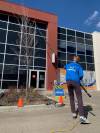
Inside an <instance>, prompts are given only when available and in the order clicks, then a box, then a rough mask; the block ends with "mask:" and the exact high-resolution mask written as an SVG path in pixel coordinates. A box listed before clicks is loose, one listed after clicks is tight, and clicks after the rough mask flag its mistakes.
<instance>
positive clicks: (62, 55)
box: [58, 52, 66, 60]
mask: <svg viewBox="0 0 100 133" xmlns="http://www.w3.org/2000/svg"><path fill="white" fill-rule="evenodd" d="M58 58H59V59H60V60H66V53H62V52H58Z"/></svg>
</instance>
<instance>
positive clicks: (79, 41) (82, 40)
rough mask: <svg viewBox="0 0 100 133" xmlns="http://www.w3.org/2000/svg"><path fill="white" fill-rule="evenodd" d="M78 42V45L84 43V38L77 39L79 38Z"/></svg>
mask: <svg viewBox="0 0 100 133" xmlns="http://www.w3.org/2000/svg"><path fill="white" fill-rule="evenodd" d="M76 41H77V42H78V43H84V38H79V37H77V38H76Z"/></svg>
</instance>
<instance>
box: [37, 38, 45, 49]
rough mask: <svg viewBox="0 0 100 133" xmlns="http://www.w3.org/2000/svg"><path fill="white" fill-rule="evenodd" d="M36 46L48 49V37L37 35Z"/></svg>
mask: <svg viewBox="0 0 100 133" xmlns="http://www.w3.org/2000/svg"><path fill="white" fill-rule="evenodd" d="M35 47H36V48H42V49H46V39H45V38H43V37H39V36H36V38H35Z"/></svg>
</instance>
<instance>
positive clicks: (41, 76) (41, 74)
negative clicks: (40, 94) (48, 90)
mask: <svg viewBox="0 0 100 133" xmlns="http://www.w3.org/2000/svg"><path fill="white" fill-rule="evenodd" d="M39 88H45V72H39Z"/></svg>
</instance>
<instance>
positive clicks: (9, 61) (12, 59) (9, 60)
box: [5, 54, 19, 64]
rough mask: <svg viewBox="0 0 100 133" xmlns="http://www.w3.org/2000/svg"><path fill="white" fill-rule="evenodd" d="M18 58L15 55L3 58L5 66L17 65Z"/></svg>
mask: <svg viewBox="0 0 100 133" xmlns="http://www.w3.org/2000/svg"><path fill="white" fill-rule="evenodd" d="M18 61H19V57H18V56H16V55H7V54H6V57H5V64H19V62H18Z"/></svg>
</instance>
